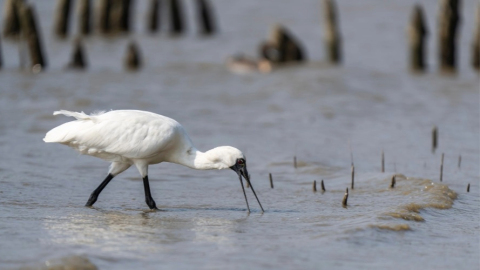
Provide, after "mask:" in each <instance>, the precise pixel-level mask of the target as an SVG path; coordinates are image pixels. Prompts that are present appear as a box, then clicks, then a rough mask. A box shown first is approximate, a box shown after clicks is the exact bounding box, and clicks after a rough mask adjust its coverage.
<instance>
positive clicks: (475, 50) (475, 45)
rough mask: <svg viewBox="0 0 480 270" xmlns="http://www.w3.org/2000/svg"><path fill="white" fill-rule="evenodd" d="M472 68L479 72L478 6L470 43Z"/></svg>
mask: <svg viewBox="0 0 480 270" xmlns="http://www.w3.org/2000/svg"><path fill="white" fill-rule="evenodd" d="M471 63H472V67H473V68H474V69H476V70H478V71H480V4H478V6H477V19H476V24H475V26H474V33H473V42H472V61H471Z"/></svg>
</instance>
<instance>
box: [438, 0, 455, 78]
mask: <svg viewBox="0 0 480 270" xmlns="http://www.w3.org/2000/svg"><path fill="white" fill-rule="evenodd" d="M459 6H460V0H442V1H441V3H440V14H439V18H438V22H439V35H438V42H439V62H440V68H441V70H442V71H448V72H452V71H455V69H456V64H457V63H456V44H457V26H458V24H459V21H460V14H459V10H460V8H459Z"/></svg>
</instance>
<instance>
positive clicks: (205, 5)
mask: <svg viewBox="0 0 480 270" xmlns="http://www.w3.org/2000/svg"><path fill="white" fill-rule="evenodd" d="M195 3H196V9H197V18H198V24H199V29H200V34H202V35H211V34H213V33H215V31H216V30H217V29H216V25H215V19H214V15H213V11H212V5H210V2H209V1H208V0H196V1H195Z"/></svg>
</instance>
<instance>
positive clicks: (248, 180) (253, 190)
mask: <svg viewBox="0 0 480 270" xmlns="http://www.w3.org/2000/svg"><path fill="white" fill-rule="evenodd" d="M245 180H247V182H248V184H249V185H250V188H251V189H252V192H253V195H255V198H256V199H257V202H258V205H260V208H261V209H262V213H263V212H265V210H263V207H262V204H261V203H260V200H259V199H258V197H257V193H255V189H253V186H252V182H250V179H248V178H245ZM244 191H245V190H244Z"/></svg>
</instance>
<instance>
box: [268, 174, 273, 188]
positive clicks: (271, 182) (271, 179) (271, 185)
mask: <svg viewBox="0 0 480 270" xmlns="http://www.w3.org/2000/svg"><path fill="white" fill-rule="evenodd" d="M268 178H270V187H271V188H273V178H272V174H271V173H269V174H268Z"/></svg>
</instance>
